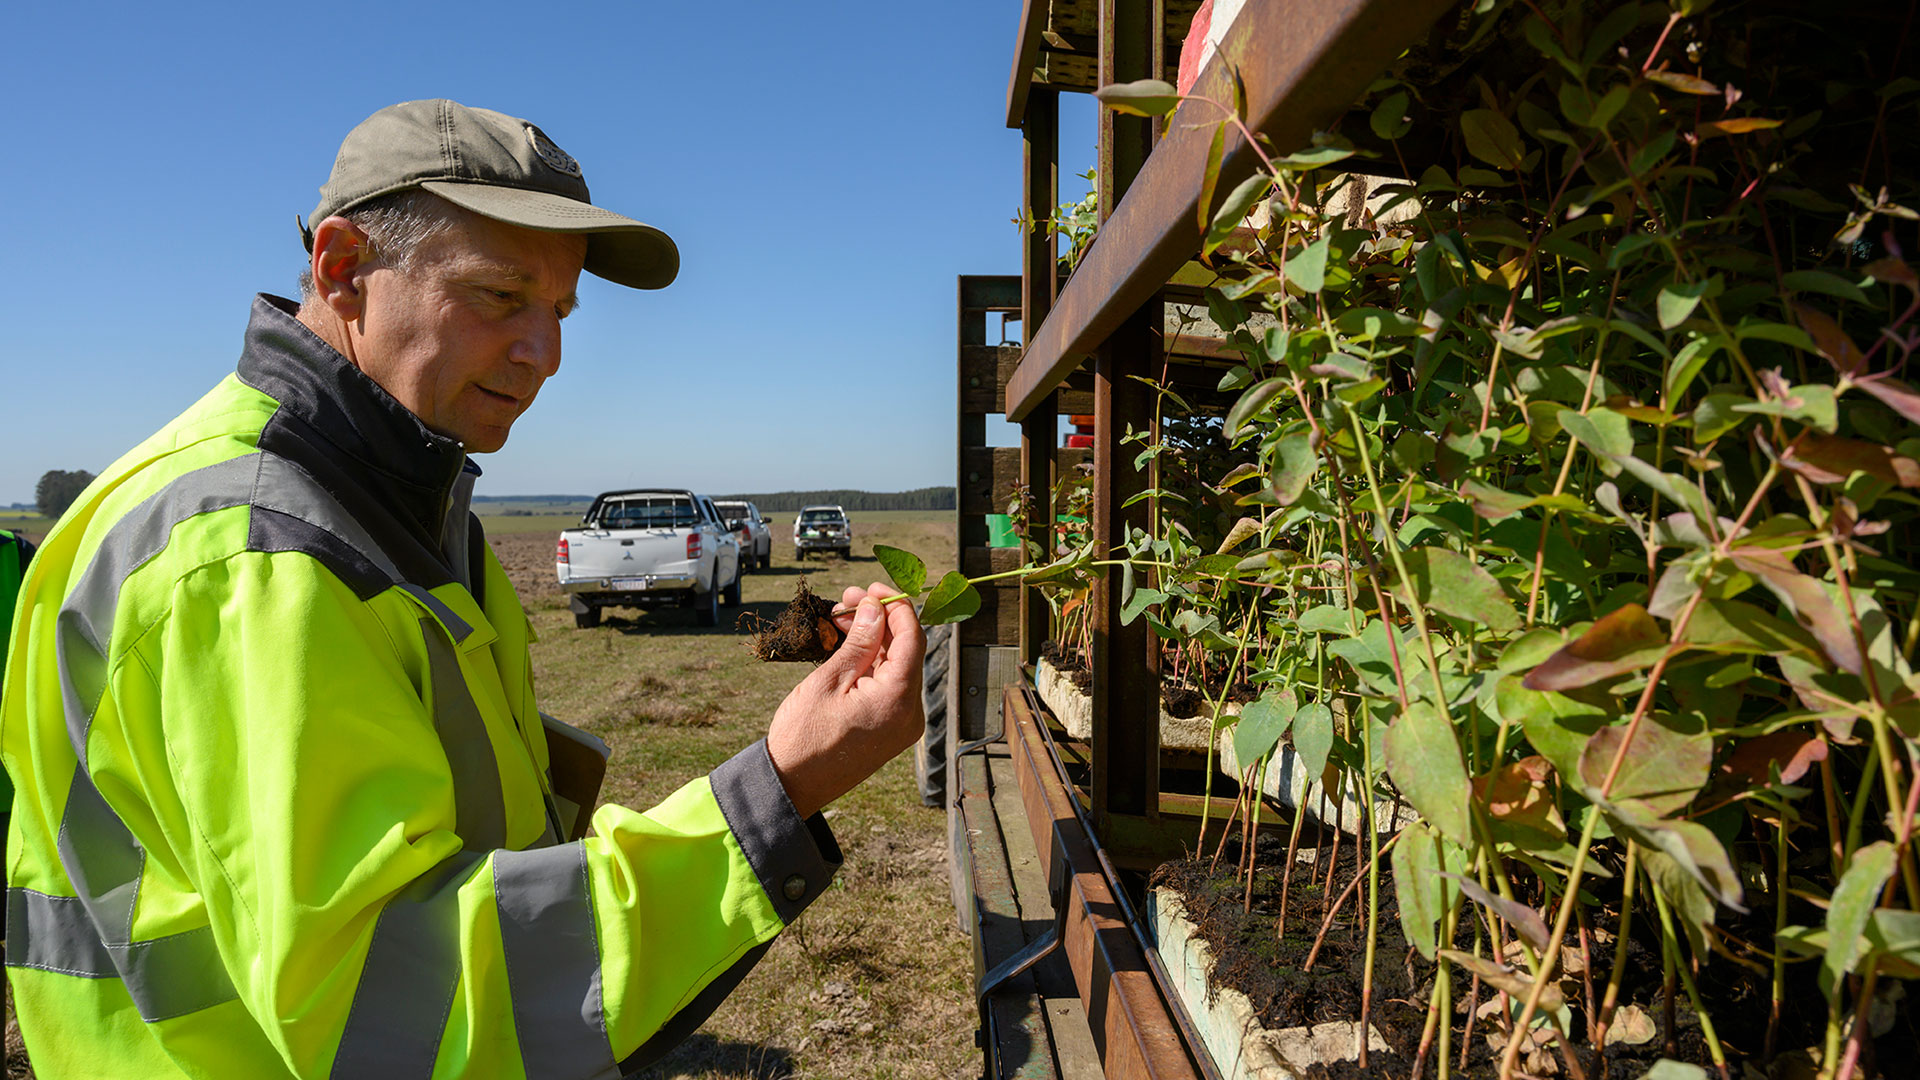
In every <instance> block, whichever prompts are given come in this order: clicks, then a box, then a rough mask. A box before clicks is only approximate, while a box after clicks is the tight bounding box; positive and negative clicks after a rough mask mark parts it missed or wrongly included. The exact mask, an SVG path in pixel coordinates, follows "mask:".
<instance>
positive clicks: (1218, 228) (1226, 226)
mask: <svg viewBox="0 0 1920 1080" xmlns="http://www.w3.org/2000/svg"><path fill="white" fill-rule="evenodd" d="M1269 183H1271V181H1270V180H1269V179H1268V178H1267V174H1266V173H1258V172H1257V173H1254V174H1253V175H1252V176H1249V177H1247V178H1246V179H1245V180H1242V181H1240V184H1239V186H1237V187H1235V188H1234V189H1233V190H1232V191H1230V192H1228V193H1227V198H1226V201H1225V202H1222V203H1221V204H1220V209H1219V210H1217V211H1215V213H1214V215H1213V223H1212V224H1211V225H1208V226H1207V239H1206V244H1205V245H1204V247H1203V248H1202V251H1203V253H1204V254H1207V255H1211V254H1213V252H1214V249H1216V248H1218V247H1219V246H1220V245H1221V244H1224V243H1226V242H1227V238H1228V237H1230V236H1232V235H1233V230H1235V229H1237V228H1239V227H1240V222H1242V221H1244V220H1245V219H1246V216H1247V211H1249V210H1251V209H1253V204H1254V203H1257V202H1259V201H1260V196H1262V195H1265V194H1266V193H1267V185H1268V184H1269Z"/></svg>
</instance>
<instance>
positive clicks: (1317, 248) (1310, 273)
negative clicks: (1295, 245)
mask: <svg viewBox="0 0 1920 1080" xmlns="http://www.w3.org/2000/svg"><path fill="white" fill-rule="evenodd" d="M1328 240H1329V238H1328V237H1325V236H1323V237H1321V238H1320V239H1318V240H1315V241H1314V242H1313V243H1311V244H1308V245H1307V246H1306V247H1304V248H1301V249H1300V252H1299V254H1297V255H1295V256H1293V257H1292V258H1290V259H1288V260H1287V266H1286V274H1287V281H1289V282H1290V283H1292V284H1294V285H1298V286H1299V287H1300V288H1301V289H1303V290H1305V291H1307V292H1310V293H1317V292H1319V291H1320V290H1321V289H1322V288H1325V287H1326V284H1327V245H1328Z"/></svg>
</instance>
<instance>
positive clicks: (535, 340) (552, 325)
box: [509, 318, 560, 379]
mask: <svg viewBox="0 0 1920 1080" xmlns="http://www.w3.org/2000/svg"><path fill="white" fill-rule="evenodd" d="M509 355H511V356H512V358H513V360H514V361H515V362H516V363H521V364H527V365H529V366H531V367H533V368H535V369H537V370H538V371H539V372H540V377H541V378H543V379H545V378H551V377H552V376H553V374H554V373H555V372H557V371H559V370H560V320H559V319H557V318H547V319H533V320H530V325H528V326H527V327H525V328H524V329H523V330H522V332H521V334H520V336H519V338H518V339H517V340H516V341H515V342H514V343H513V348H512V350H511V352H510V354H509Z"/></svg>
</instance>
